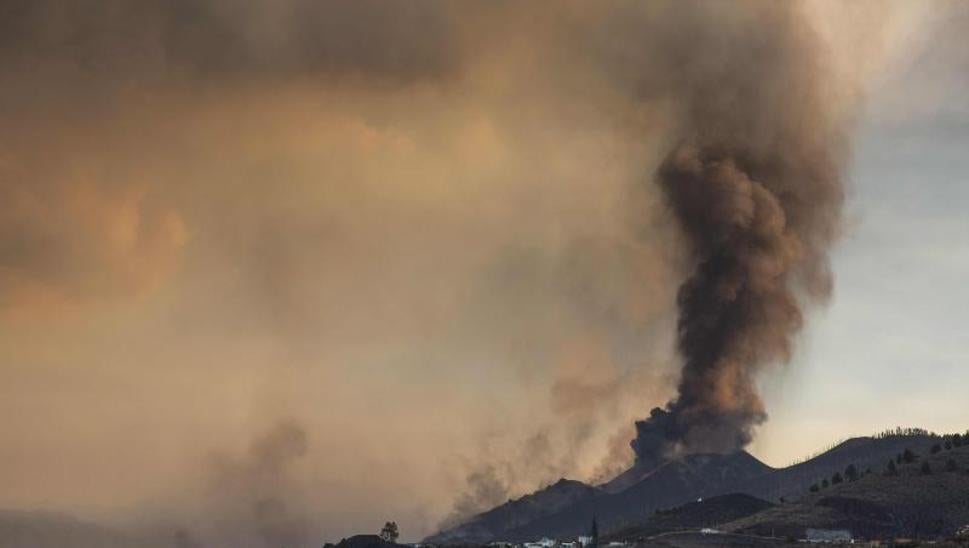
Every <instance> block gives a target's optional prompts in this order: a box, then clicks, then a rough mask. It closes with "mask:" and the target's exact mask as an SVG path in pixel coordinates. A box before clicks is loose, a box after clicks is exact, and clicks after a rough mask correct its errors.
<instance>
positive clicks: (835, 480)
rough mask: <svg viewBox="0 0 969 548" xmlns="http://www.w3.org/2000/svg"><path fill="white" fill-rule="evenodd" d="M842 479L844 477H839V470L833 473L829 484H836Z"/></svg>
mask: <svg viewBox="0 0 969 548" xmlns="http://www.w3.org/2000/svg"><path fill="white" fill-rule="evenodd" d="M843 481H844V478H842V477H841V472H835V473H834V475H833V476H831V485H838V484H839V483H841V482H843Z"/></svg>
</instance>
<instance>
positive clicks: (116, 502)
mask: <svg viewBox="0 0 969 548" xmlns="http://www.w3.org/2000/svg"><path fill="white" fill-rule="evenodd" d="M784 6H787V5H786V4H784ZM828 7H829V8H830V5H828ZM801 8H805V9H804V13H801ZM826 11H830V10H827V8H824V9H817V10H814V9H811V10H808V9H806V6H801V5H800V4H799V5H798V6H796V7H790V8H789V7H780V6H779V4H777V3H773V2H765V3H746V2H745V3H737V4H727V3H715V2H709V3H698V4H691V5H690V6H688V7H686V8H685V9H684V7H683V5H682V4H681V3H679V2H653V3H649V4H645V3H641V2H611V3H596V4H591V3H587V2H564V3H559V4H556V5H555V6H554V9H553V7H552V6H549V5H545V4H538V3H525V4H523V3H512V2H507V3H506V2H490V3H448V2H423V1H414V2H406V3H405V2H399V3H392V4H389V3H386V2H377V1H370V0H364V1H361V0H356V1H354V2H320V1H313V0H289V1H283V2H270V1H269V0H266V1H256V2H246V3H240V2H235V1H231V0H194V1H189V0H155V1H151V0H142V1H136V2H131V1H128V0H107V1H104V0H102V1H97V2H95V1H91V2H69V1H63V2H58V1H55V0H40V1H36V0H35V1H26V0H24V1H21V2H16V1H3V2H0V27H2V28H0V79H2V81H0V109H2V113H3V121H4V123H3V125H2V127H0V327H2V331H0V355H2V356H3V364H2V369H0V387H2V388H0V396H2V397H0V402H2V403H0V412H2V414H3V419H2V420H0V481H2V484H3V485H4V489H3V490H2V493H0V505H2V506H5V507H11V508H14V507H16V508H50V509H56V510H63V511H68V512H72V513H76V514H78V515H81V516H84V517H89V518H95V519H102V520H105V521H107V522H112V523H118V524H123V525H125V526H128V527H136V528H138V529H139V530H141V531H147V532H150V533H152V534H157V535H159V537H158V538H162V539H165V541H164V542H168V541H169V540H171V542H176V541H177V542H178V543H180V545H182V546H192V545H197V544H202V545H206V546H225V545H233V546H262V545H272V546H276V545H279V544H280V543H281V542H285V543H291V544H293V543H299V542H306V543H313V542H318V541H319V539H322V538H329V539H333V538H339V537H340V536H343V535H346V534H349V533H351V532H355V531H356V532H359V531H375V530H377V529H378V528H379V526H380V525H381V524H382V523H383V520H389V519H395V520H397V521H398V522H399V523H401V525H402V533H403V535H404V537H405V538H415V537H419V536H420V535H422V534H425V533H428V532H430V531H431V530H432V529H434V528H435V527H436V526H437V525H439V524H440V523H441V521H442V520H445V519H456V518H458V517H461V516H464V515H467V514H469V513H472V512H474V511H477V510H480V509H482V508H484V507H486V506H487V505H490V504H495V503H498V502H502V501H503V500H504V499H506V498H507V497H509V496H513V495H518V494H520V493H523V492H525V491H528V490H530V489H533V488H535V487H537V486H539V485H541V484H543V483H547V482H551V481H554V480H555V479H557V478H558V477H560V476H563V475H569V476H571V477H576V478H579V479H586V480H595V479H601V478H605V477H608V476H609V475H610V474H612V473H614V472H615V471H617V470H619V469H621V468H622V466H624V465H627V464H628V463H629V462H630V461H631V460H632V454H631V452H630V451H629V450H628V440H629V439H630V438H632V436H633V428H632V421H633V420H634V419H636V418H641V417H642V415H643V414H644V412H645V410H647V409H649V408H650V407H652V406H654V405H655V404H657V403H660V402H662V401H665V400H666V399H668V398H669V397H670V395H671V393H672V391H673V390H674V389H675V386H676V383H677V381H678V380H679V377H678V375H677V367H676V364H677V363H678V360H679V358H677V357H676V356H675V353H674V338H675V337H674V335H675V331H676V329H675V325H676V324H675V301H676V299H675V294H676V288H677V286H678V285H679V283H680V281H681V280H682V278H683V277H684V276H686V275H687V274H688V273H689V272H690V271H691V270H692V269H693V268H694V265H695V264H696V263H697V261H698V260H699V261H702V260H703V258H704V257H706V256H707V255H706V254H707V253H708V250H707V247H709V246H711V245H712V244H711V243H710V242H709V241H707V239H705V238H706V237H705V236H703V237H700V236H698V235H697V234H696V233H695V230H694V228H692V226H691V225H690V223H689V222H684V218H683V215H682V213H683V211H682V210H681V208H680V207H678V205H677V204H678V198H677V190H676V189H677V188H679V186H677V185H679V183H676V184H674V182H675V181H678V180H679V179H682V178H687V179H690V178H692V177H699V178H700V179H703V180H708V178H709V177H708V175H707V172H709V171H711V170H714V168H713V167H711V166H713V165H714V164H716V165H717V166H720V167H719V168H716V169H719V170H720V171H723V172H725V173H726V172H729V173H731V174H734V175H736V177H735V178H732V179H730V180H740V181H744V182H743V184H744V185H748V183H751V182H752V181H758V182H759V183H761V184H763V185H777V186H768V187H767V188H768V190H770V191H772V192H777V191H785V189H786V190H790V191H791V192H794V194H793V195H792V198H791V199H800V198H798V197H799V196H801V195H800V194H797V192H800V190H799V189H800V188H801V183H802V181H807V182H814V181H819V180H823V181H830V182H833V181H834V180H835V179H836V177H835V175H833V174H832V173H833V172H836V171H837V169H838V168H839V167H840V165H841V163H842V162H843V161H844V157H843V156H841V155H840V154H837V153H835V154H833V155H830V156H829V155H828V147H835V148H836V149H837V150H841V148H840V146H841V144H842V142H841V140H842V139H843V138H844V135H842V134H841V133H840V131H841V130H842V129H843V127H844V126H843V124H844V123H845V121H846V120H847V118H846V115H847V114H849V113H850V112H851V106H852V105H853V104H854V102H855V100H856V96H855V92H856V87H857V82H856V81H855V79H856V77H857V76H858V75H857V74H854V73H853V72H851V71H850V70H845V67H846V66H847V67H851V66H854V65H852V64H851V63H850V62H848V61H847V60H846V59H845V56H837V58H836V59H834V60H833V61H832V68H831V70H830V71H828V70H827V69H824V64H825V63H826V61H825V59H826V58H827V57H828V53H829V52H828V51H827V50H826V49H825V48H826V47H833V46H831V45H832V44H837V43H838V41H837V40H832V39H826V40H824V41H822V40H821V39H820V38H815V37H814V36H813V35H812V34H811V33H812V30H811V28H812V27H811V25H812V22H814V21H817V20H820V19H822V18H821V17H819V16H818V14H819V13H822V14H823V13H824V12H826ZM859 13H861V12H859ZM865 13H867V11H866V12H865ZM856 15H857V14H856ZM858 20H863V21H865V22H866V23H870V24H871V26H872V27H873V28H880V26H879V25H878V24H876V23H877V21H875V20H872V19H871V18H869V17H868V16H867V15H865V16H864V18H862V16H861V15H858ZM822 31H824V29H819V30H818V32H822ZM827 32H830V29H828V30H827ZM866 32H868V31H866ZM874 33H875V32H874V31H871V32H870V33H869V34H874ZM835 34H836V33H835ZM749 35H756V36H757V37H758V38H757V39H756V40H754V41H750V40H749V39H748V38H746V37H747V36H749ZM737 42H739V45H736V46H731V47H723V46H724V45H725V44H727V45H729V44H735V43H737ZM822 43H823V44H824V45H825V47H822ZM778 47H780V49H779V50H778V49H776V48H778ZM786 48H790V49H786ZM874 49H877V48H875V47H874V46H871V47H869V48H868V49H865V48H858V49H854V50H852V51H863V52H865V51H872V50H874ZM711 51H716V52H717V54H716V55H711V54H710V53H711ZM759 60H764V61H769V62H767V63H766V64H761V63H760V62H759ZM787 60H794V61H796V63H794V64H791V65H790V66H786V65H785V66H781V65H782V64H783V62H784V61H787ZM763 71H767V72H766V73H765V72H763ZM819 71H820V72H819ZM819 74H827V75H828V77H827V78H825V79H824V81H820V82H819V81H817V79H816V76H817V75H819ZM720 82H727V83H729V84H730V85H728V86H726V87H723V88H721V86H720ZM787 92H790V93H787ZM748 93H749V94H751V96H747V94H748ZM740 96H743V99H744V101H745V103H744V104H745V105H746V103H749V102H751V101H754V100H757V101H759V102H760V103H761V104H758V105H756V106H757V107H758V108H759V109H765V110H767V111H769V112H768V113H765V114H769V116H766V117H763V118H762V117H761V116H760V114H761V112H760V111H750V110H748V108H749V107H748V106H744V107H741V108H739V109H736V110H735V106H736V105H735V102H736V101H735V99H738V98H739V97H740ZM792 106H795V107H800V106H804V107H805V110H803V111H798V113H797V114H796V115H787V114H784V112H788V110H785V109H790V108H791V107H792ZM710 109H712V112H708V110H710ZM795 110H796V108H795ZM723 111H729V112H731V113H733V114H731V115H730V116H728V117H726V118H723V117H722V114H723ZM802 122H803V123H806V124H808V125H806V126H804V127H802V125H801V124H802ZM775 124H779V125H775ZM736 138H740V139H741V140H742V141H741V142H739V143H738V142H736V141H735V140H734V139H736ZM829 139H830V140H831V141H830V142H829V141H828V140H829ZM782 140H783V141H787V142H786V143H782V142H780V141H782ZM674 147H675V150H676V152H674V153H673V156H670V157H669V159H668V160H667V163H666V166H667V168H666V169H665V170H664V171H663V172H662V173H664V174H666V175H665V176H664V177H663V180H664V181H667V185H666V186H667V190H668V192H667V193H666V196H665V198H664V196H663V193H662V192H661V190H660V187H659V186H657V185H655V183H654V181H653V174H654V173H655V171H656V169H657V168H658V166H659V165H660V162H661V161H662V159H663V157H664V156H666V155H667V154H668V153H669V152H670V150H673V149H674ZM792 148H793V149H794V152H791V154H793V156H783V158H788V159H789V162H790V163H785V162H788V160H785V159H780V160H778V159H776V156H777V154H778V153H779V152H781V151H785V154H786V153H787V152H790V151H791V149H792ZM818 154H820V155H821V156H822V157H823V160H822V161H821V163H820V164H818V163H816V162H815V160H816V156H817V155H818ZM765 173H769V174H770V175H769V176H768V175H764V174H765ZM789 173H794V174H795V175H796V178H795V179H787V178H786V175H787V174H789ZM775 175H777V176H778V177H775ZM780 175H785V177H780ZM731 177H733V176H731ZM690 180H692V179H690ZM717 180H719V179H717ZM775 181H776V182H775ZM751 184H752V183H751ZM748 186H750V185H748ZM812 188H813V187H812ZM824 189H825V190H823V192H822V191H820V190H819V191H818V192H822V194H823V195H822V196H817V195H816V194H814V191H813V190H810V189H807V188H805V189H804V192H805V193H807V194H805V195H804V197H805V199H808V198H810V199H812V200H818V202H817V204H818V206H819V208H818V209H817V211H815V210H813V209H812V211H814V212H813V213H804V214H803V215H801V216H798V215H800V214H799V213H790V212H789V211H788V210H787V209H786V207H787V206H785V212H786V214H787V215H788V224H787V225H785V226H790V227H793V228H792V229H791V230H793V231H794V234H793V235H791V234H789V233H788V232H785V231H783V230H781V232H780V233H779V234H774V233H773V232H772V233H771V234H772V236H771V238H775V237H776V238H778V239H779V240H778V241H774V240H771V242H772V243H771V245H772V246H774V245H775V244H776V246H779V247H784V248H785V249H786V247H785V246H788V245H791V246H799V249H798V250H797V251H796V252H794V251H791V252H788V251H778V252H777V253H776V254H775V253H773V251H774V247H771V250H772V253H770V254H769V255H770V256H769V257H765V261H764V262H763V264H762V265H761V266H763V268H765V269H769V270H772V272H773V271H780V273H775V274H771V275H769V276H767V277H766V278H764V280H765V281H764V284H765V285H764V287H763V288H761V289H762V291H764V292H766V293H768V294H769V295H770V297H771V298H772V299H773V298H774V297H777V298H778V299H779V300H778V299H774V300H771V303H775V304H777V305H778V306H782V305H783V306H787V305H790V304H792V303H791V302H790V301H791V300H792V299H793V300H797V299H798V298H799V297H798V296H797V295H794V294H791V293H790V287H791V285H790V284H789V283H788V282H794V281H795V280H794V278H797V280H796V281H797V284H798V287H801V288H804V289H811V290H813V291H812V292H811V293H813V294H823V293H824V292H825V291H827V284H826V283H816V282H824V281H825V280H826V276H825V275H824V273H825V270H824V268H823V266H824V261H823V259H822V257H823V250H824V247H825V246H826V245H827V243H828V241H829V240H830V239H831V237H832V236H833V235H834V233H835V231H834V227H835V224H833V223H831V222H830V221H832V220H833V219H834V218H835V217H836V215H837V205H838V203H839V200H840V194H839V191H838V189H837V187H832V188H828V187H824ZM667 202H669V203H670V204H671V205H673V208H672V209H673V210H674V212H673V213H678V215H674V214H672V213H671V212H670V211H669V210H668V209H667ZM704 211H705V210H704ZM763 211H765V210H763V209H760V208H758V209H756V212H758V215H760V212H763ZM771 211H773V210H771ZM798 211H800V210H798ZM768 212H770V211H768ZM698 213H699V214H702V213H703V211H698ZM733 213H734V211H733V210H731V211H725V212H724V214H725V215H732V214H733ZM677 217H679V220H680V223H679V224H677V222H676V221H677ZM829 217H830V219H829ZM758 218H759V217H758ZM768 221H771V220H770V219H765V220H764V222H765V223H767V224H770V222H768ZM725 222H727V221H725ZM771 222H773V221H771ZM758 226H759V225H758ZM681 228H682V229H683V233H681V232H680V229H681ZM802 228H803V230H802ZM792 239H794V240H798V241H797V242H791V241H790V240H792ZM742 243H743V242H742ZM775 255H776V256H775ZM752 260H755V261H757V259H756V257H754V259H752ZM758 264H761V263H760V262H758ZM778 276H779V277H780V279H778ZM758 280H761V278H757V280H755V281H758ZM758 287H759V286H758ZM772 310H773V308H772ZM787 312H789V311H786V312H784V314H783V318H784V321H783V322H781V325H780V326H779V328H781V327H783V328H781V329H780V331H779V332H776V333H775V332H771V333H770V334H769V335H764V337H767V338H766V339H764V338H758V337H760V336H759V335H758V337H755V338H753V339H745V340H746V341H748V342H751V343H754V342H764V341H766V342H767V343H769V345H768V347H765V348H764V349H763V350H762V351H758V355H757V357H756V359H753V360H750V361H747V362H746V363H744V364H743V367H745V368H749V369H744V371H743V372H738V371H736V370H735V371H734V373H736V374H737V375H738V376H739V378H741V379H742V382H740V383H739V384H737V383H731V384H730V385H729V386H727V388H729V389H730V390H733V391H736V390H741V391H742V392H743V393H741V394H739V400H738V401H739V402H740V404H739V406H737V407H736V409H740V410H741V412H742V414H743V417H744V418H743V421H744V422H743V423H742V427H741V428H740V429H739V430H737V432H740V433H742V434H743V435H744V436H746V435H748V434H749V430H748V429H747V428H748V427H749V426H751V425H753V424H756V422H757V420H759V417H760V416H761V413H762V411H763V410H762V409H759V408H757V405H759V399H757V397H756V392H754V391H753V385H752V384H751V383H752V382H753V380H754V379H755V378H756V375H755V373H756V371H757V370H758V369H759V368H760V366H761V365H767V364H768V363H770V362H773V361H775V360H777V359H780V358H783V357H784V356H785V355H786V353H787V350H788V343H789V336H790V333H791V330H792V329H793V328H794V327H796V326H797V325H798V324H799V323H800V321H801V320H800V317H799V316H798V315H797V314H793V313H792V314H788V313H787ZM772 317H773V316H772ZM785 326H786V327H785ZM762 328H763V325H762V324H760V323H754V324H751V329H753V330H761V329H762ZM681 348H682V344H681ZM751 351H752V350H750V349H749V348H748V349H747V350H737V351H736V352H735V353H732V354H731V355H730V359H731V360H733V363H736V361H737V360H741V361H743V360H745V359H746V358H748V357H749V354H748V353H749V352H751ZM732 352H733V351H732ZM760 352H763V354H760ZM692 359H693V357H692V356H691V355H690V353H689V352H687V353H686V362H687V364H688V366H687V372H688V375H687V376H685V377H684V379H683V380H682V381H680V383H681V386H685V385H687V384H690V383H692V382H694V379H693V377H692V376H691V375H692V372H693V369H691V367H690V365H689V364H691V363H693V362H691V360H692ZM731 367H734V366H731ZM718 371H720V372H723V371H721V370H718ZM718 382H719V381H714V382H707V381H701V382H700V384H701V386H700V389H701V391H702V390H707V389H715V388H724V385H722V384H718ZM687 393H690V394H692V393H693V392H692V391H690V390H686V391H684V390H681V392H680V394H681V396H680V397H681V400H680V401H683V402H685V401H686V400H683V399H682V398H683V394H687ZM729 396H730V398H733V397H735V396H736V394H733V393H731V394H729ZM718 401H719V400H718ZM731 401H733V400H731ZM689 403H690V404H691V405H692V403H693V402H692V401H691V402H689ZM684 405H686V403H684ZM730 409H731V410H733V409H734V407H730ZM712 410H713V411H716V412H720V411H723V410H724V409H722V408H719V407H717V408H714V409H712ZM745 439H746V438H744V439H742V440H740V441H741V442H742V441H745ZM170 544H171V543H169V545H170Z"/></svg>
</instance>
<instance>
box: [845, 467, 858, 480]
mask: <svg viewBox="0 0 969 548" xmlns="http://www.w3.org/2000/svg"><path fill="white" fill-rule="evenodd" d="M845 479H847V480H848V481H855V480H857V479H858V469H857V468H855V465H854V464H849V465H848V467H847V468H845Z"/></svg>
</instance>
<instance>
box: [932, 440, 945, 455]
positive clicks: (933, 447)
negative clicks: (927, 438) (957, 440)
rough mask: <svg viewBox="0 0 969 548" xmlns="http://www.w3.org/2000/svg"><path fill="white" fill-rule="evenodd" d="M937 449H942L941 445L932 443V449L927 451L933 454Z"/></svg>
mask: <svg viewBox="0 0 969 548" xmlns="http://www.w3.org/2000/svg"><path fill="white" fill-rule="evenodd" d="M939 451H942V446H941V445H939V444H938V443H937V444H935V445H933V446H932V449H929V452H930V453H932V454H933V455H934V454H936V453H938V452H939Z"/></svg>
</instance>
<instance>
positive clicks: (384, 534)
mask: <svg viewBox="0 0 969 548" xmlns="http://www.w3.org/2000/svg"><path fill="white" fill-rule="evenodd" d="M399 536H400V530H399V529H397V522H396V521H388V522H387V523H385V524H384V528H383V529H381V530H380V538H382V539H384V540H385V541H387V542H397V537H399Z"/></svg>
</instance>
